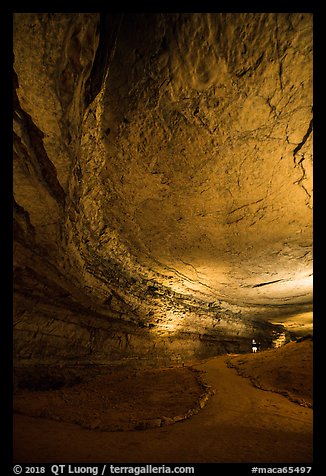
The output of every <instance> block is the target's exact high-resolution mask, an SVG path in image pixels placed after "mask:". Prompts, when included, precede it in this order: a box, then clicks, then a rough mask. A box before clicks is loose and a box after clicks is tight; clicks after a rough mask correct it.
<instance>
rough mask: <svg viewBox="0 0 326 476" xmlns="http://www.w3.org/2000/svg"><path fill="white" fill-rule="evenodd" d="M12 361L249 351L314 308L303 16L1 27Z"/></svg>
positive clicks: (121, 19)
mask: <svg viewBox="0 0 326 476" xmlns="http://www.w3.org/2000/svg"><path fill="white" fill-rule="evenodd" d="M13 67H14V81H13V86H14V236H15V243H14V266H15V268H14V288H15V301H14V304H15V313H14V329H15V358H16V360H17V362H18V363H24V365H26V364H28V363H29V364H36V363H40V362H43V363H49V364H50V363H51V364H52V363H59V362H61V363H62V362H64V361H68V360H70V361H71V362H83V363H85V362H93V363H95V362H96V363H110V362H111V363H123V362H126V361H127V362H130V361H132V360H133V359H134V360H135V361H137V362H140V361H142V362H144V363H145V362H147V363H148V364H150V363H151V364H153V362H162V361H164V362H167V361H169V360H172V361H175V362H180V361H184V360H186V359H192V358H203V357H207V356H209V355H214V354H217V353H224V352H228V351H234V350H235V351H247V350H248V343H250V340H251V338H252V336H255V337H257V338H259V339H260V340H261V341H262V342H264V343H265V345H266V346H268V345H270V344H271V342H272V341H273V339H274V338H275V336H277V335H278V333H280V332H281V331H283V329H282V326H274V325H272V324H271V323H270V322H269V321H273V319H274V318H275V317H277V316H278V315H280V314H282V315H286V314H287V313H296V312H303V311H306V310H311V302H312V286H311V284H312V283H311V279H312V247H311V245H312V16H311V15H310V14H307V13H304V14H300V13H293V14H285V13H281V14H276V13H238V14H231V13H230V14H225V13H223V14H222V13H198V14H197V13H194V14H190V13H189V14H187V13H176V14H165V13H164V14H163V13H147V14H99V13H74V14H69V13H17V14H15V15H14V65H13Z"/></svg>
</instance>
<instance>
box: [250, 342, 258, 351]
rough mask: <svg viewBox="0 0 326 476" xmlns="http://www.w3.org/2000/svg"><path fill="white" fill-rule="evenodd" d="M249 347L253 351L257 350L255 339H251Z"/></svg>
mask: <svg viewBox="0 0 326 476" xmlns="http://www.w3.org/2000/svg"><path fill="white" fill-rule="evenodd" d="M251 347H252V351H253V352H257V348H258V347H257V342H256V341H255V339H252V344H251Z"/></svg>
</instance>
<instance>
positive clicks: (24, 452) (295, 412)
mask: <svg viewBox="0 0 326 476" xmlns="http://www.w3.org/2000/svg"><path fill="white" fill-rule="evenodd" d="M225 361H226V357H225V356H221V357H217V358H215V359H211V360H209V361H207V362H203V363H201V364H198V365H196V366H195V367H196V368H198V369H200V370H203V371H204V372H205V374H204V380H206V381H207V383H208V384H209V385H211V386H212V387H213V389H214V390H215V395H213V396H212V397H210V398H209V400H208V403H207V405H206V406H205V407H204V408H203V409H202V410H201V411H200V412H199V413H198V414H197V415H194V416H193V417H192V418H191V419H189V420H185V421H183V422H179V423H177V424H174V425H171V426H165V427H161V428H157V429H153V430H146V431H127V432H99V431H90V430H85V429H82V428H80V427H79V426H77V425H74V424H69V423H62V422H60V423H58V422H55V421H50V420H46V419H41V418H31V417H26V416H22V415H15V417H14V437H15V438H14V439H15V441H14V460H15V462H16V463H19V462H20V463H23V462H24V463H32V462H33V463H46V462H53V463H87V462H93V463H94V462H98V463H101V462H106V463H107V462H112V463H222V462H233V463H244V462H247V463H248V462H250V463H255V462H257V463H258V462H266V463H269V462H270V463H273V462H274V463H306V464H308V463H312V414H313V412H312V410H311V409H310V408H305V407H301V406H300V405H298V404H296V403H293V402H291V401H289V400H288V399H287V398H286V397H284V396H282V395H279V394H276V393H272V392H268V391H263V390H260V389H258V388H255V387H253V386H252V384H251V383H250V381H249V379H247V378H243V377H240V376H239V375H238V374H237V372H236V370H235V369H233V368H228V367H227V365H226V362H225Z"/></svg>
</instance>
